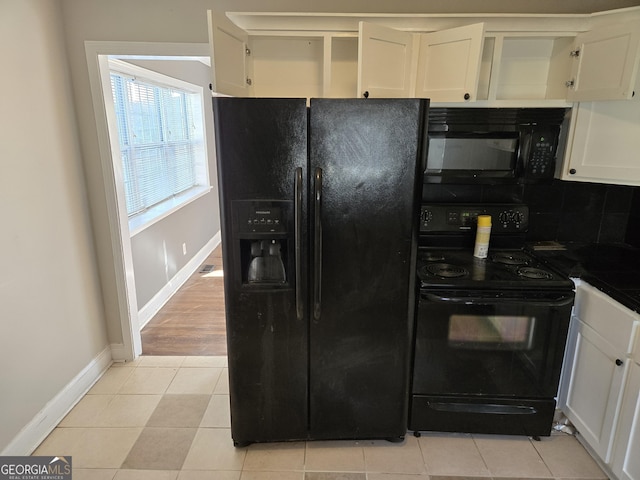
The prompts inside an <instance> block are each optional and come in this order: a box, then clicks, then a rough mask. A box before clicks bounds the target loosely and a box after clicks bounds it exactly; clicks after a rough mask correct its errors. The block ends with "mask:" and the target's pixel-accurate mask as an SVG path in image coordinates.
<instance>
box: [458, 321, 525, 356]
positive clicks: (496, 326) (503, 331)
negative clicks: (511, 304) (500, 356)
mask: <svg viewBox="0 0 640 480" xmlns="http://www.w3.org/2000/svg"><path fill="white" fill-rule="evenodd" d="M535 325H536V319H535V317H531V316H527V315H503V316H502V315H451V317H449V336H448V342H449V347H451V348H460V349H470V350H525V351H529V350H532V349H533V347H534V338H535V337H534V333H535Z"/></svg>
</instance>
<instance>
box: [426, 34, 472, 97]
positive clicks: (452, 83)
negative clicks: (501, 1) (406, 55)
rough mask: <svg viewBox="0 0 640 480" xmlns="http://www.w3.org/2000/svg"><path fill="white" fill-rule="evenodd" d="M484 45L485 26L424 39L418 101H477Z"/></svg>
mask: <svg viewBox="0 0 640 480" xmlns="http://www.w3.org/2000/svg"><path fill="white" fill-rule="evenodd" d="M483 44H484V23H476V24H474V25H467V26H465V27H458V28H451V29H448V30H441V31H439V32H434V33H428V34H423V35H421V36H420V49H419V54H418V74H417V82H416V97H425V98H430V99H431V101H434V102H463V101H474V100H476V99H477V91H478V77H479V74H480V62H481V60H482V46H483Z"/></svg>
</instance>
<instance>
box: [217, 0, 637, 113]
mask: <svg viewBox="0 0 640 480" xmlns="http://www.w3.org/2000/svg"><path fill="white" fill-rule="evenodd" d="M210 42H211V45H212V59H213V71H214V81H213V84H214V90H215V91H216V92H218V93H224V94H229V95H242V96H251V95H255V96H267V97H276V96H277V97H282V96H287V97H291V96H296V97H308V98H310V97H362V96H365V94H366V95H369V96H372V97H426V98H430V99H431V101H432V103H441V104H447V103H457V104H465V103H473V104H474V105H476V106H496V107H499V106H509V107H517V106H520V107H536V106H537V107H551V106H553V107H571V106H572V104H573V103H575V102H579V101H580V102H582V101H594V100H598V101H601V100H619V99H629V98H632V96H633V92H634V90H635V89H640V87H639V85H640V75H638V66H639V63H640V48H639V45H640V7H631V8H627V9H621V10H615V11H610V12H599V13H596V14H592V15H571V16H567V15H553V14H550V15H546V16H541V15H511V14H477V15H470V14H452V15H448V16H447V15H430V14H415V15H409V14H356V13H287V12H228V13H227V14H219V13H210ZM571 52H574V53H573V56H572V53H571ZM575 52H579V53H575ZM638 96H640V94H639V95H638Z"/></svg>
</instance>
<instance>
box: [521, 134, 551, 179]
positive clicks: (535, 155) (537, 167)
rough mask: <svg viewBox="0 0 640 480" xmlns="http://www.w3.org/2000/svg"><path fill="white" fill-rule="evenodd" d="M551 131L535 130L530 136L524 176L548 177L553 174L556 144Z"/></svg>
mask: <svg viewBox="0 0 640 480" xmlns="http://www.w3.org/2000/svg"><path fill="white" fill-rule="evenodd" d="M554 138H555V136H554V135H553V134H552V132H541V131H537V132H534V133H533V136H532V138H531V150H530V152H529V161H528V162H527V165H526V166H525V169H526V173H525V177H528V178H532V177H533V178H535V177H543V178H549V177H552V176H553V173H554V170H555V164H556V144H555V141H554V140H553V139H554Z"/></svg>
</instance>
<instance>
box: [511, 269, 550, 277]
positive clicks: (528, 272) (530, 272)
mask: <svg viewBox="0 0 640 480" xmlns="http://www.w3.org/2000/svg"><path fill="white" fill-rule="evenodd" d="M518 275H520V276H521V277H524V278H531V279H533V280H550V279H551V278H553V275H551V274H550V273H549V272H547V271H546V270H542V269H541V268H534V267H522V268H519V269H518Z"/></svg>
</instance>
